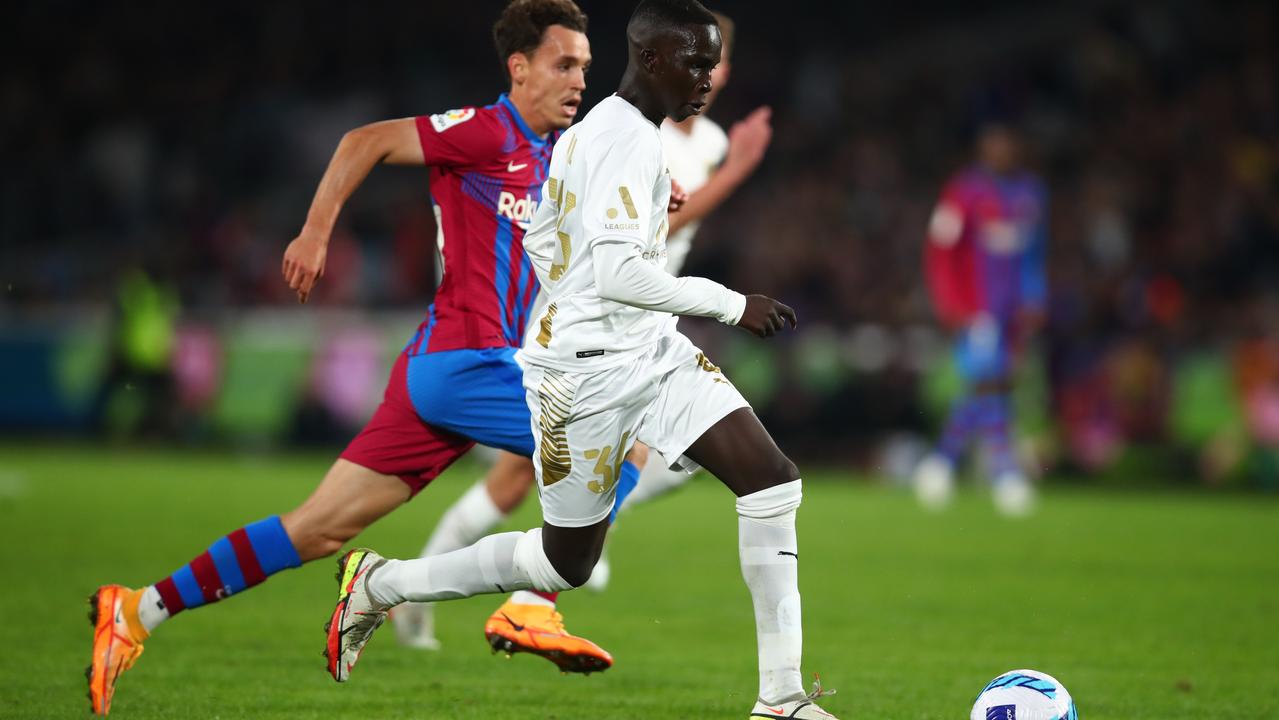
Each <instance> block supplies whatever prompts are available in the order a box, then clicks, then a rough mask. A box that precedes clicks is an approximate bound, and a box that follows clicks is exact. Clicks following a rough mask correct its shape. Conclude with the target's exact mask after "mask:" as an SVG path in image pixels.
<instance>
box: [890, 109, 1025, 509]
mask: <svg viewBox="0 0 1279 720" xmlns="http://www.w3.org/2000/svg"><path fill="white" fill-rule="evenodd" d="M1046 214H1047V198H1046V195H1045V191H1044V188H1043V185H1042V184H1041V183H1040V181H1039V179H1038V178H1037V177H1035V176H1034V175H1033V174H1032V173H1030V172H1028V171H1026V170H1024V169H1023V168H1022V164H1021V143H1020V138H1019V137H1018V134H1017V132H1016V130H1015V129H1014V128H1013V127H1012V126H1010V125H1008V124H1005V123H1002V122H1000V123H990V124H987V125H985V126H984V127H983V128H982V129H981V131H980V133H979V137H978V140H977V163H976V164H975V165H973V166H972V167H969V168H967V169H965V170H962V171H960V172H959V173H958V174H956V175H955V176H954V177H953V178H951V180H950V182H948V183H947V184H946V187H945V189H944V190H943V191H942V197H941V200H940V202H939V203H938V205H937V208H936V210H935V211H934V212H933V216H932V221H931V223H930V225H929V231H928V246H927V249H926V250H925V265H926V276H927V281H928V287H929V290H930V291H931V294H932V298H933V303H934V305H935V306H936V309H937V314H938V315H939V317H940V318H941V320H942V322H943V323H945V324H946V326H947V327H949V328H950V329H951V330H953V331H954V333H955V359H956V361H957V364H958V367H959V371H960V374H961V375H962V377H963V380H964V384H965V389H964V394H963V395H962V396H961V397H960V398H959V400H958V401H957V402H956V404H955V406H954V407H953V408H952V409H951V412H950V416H949V418H948V419H947V421H946V425H945V429H944V430H943V433H942V437H941V441H940V443H939V444H938V446H937V450H936V452H935V453H934V454H933V455H931V456H930V457H928V458H926V459H925V460H924V461H923V462H922V463H920V465H919V467H918V468H916V472H915V478H914V482H915V492H916V495H917V496H918V498H919V500H920V502H922V503H923V504H924V505H925V506H927V507H930V508H940V507H943V506H944V505H946V504H947V503H948V502H949V500H950V498H951V495H952V493H953V488H954V475H955V468H956V466H957V464H958V462H959V461H960V459H961V458H962V456H963V454H964V452H965V450H966V449H967V448H968V446H969V445H970V444H977V445H980V446H981V447H982V448H983V449H984V450H985V453H986V456H985V457H986V461H987V467H986V470H987V472H988V473H989V478H990V481H991V483H992V486H993V491H994V497H995V505H996V507H997V508H998V509H999V510H1000V511H1001V512H1003V513H1005V514H1008V515H1025V514H1027V513H1029V512H1030V511H1031V510H1032V509H1033V503H1034V494H1033V489H1032V487H1031V485H1030V482H1029V480H1028V479H1027V476H1026V473H1025V472H1023V471H1022V469H1021V467H1020V466H1019V463H1018V460H1017V454H1016V448H1015V446H1014V444H1013V438H1012V432H1011V425H1012V403H1011V390H1012V374H1013V366H1014V361H1015V360H1016V358H1017V356H1018V353H1019V352H1020V350H1021V349H1022V348H1023V347H1024V345H1025V344H1026V342H1027V341H1028V340H1029V338H1030V336H1031V335H1032V334H1033V332H1034V331H1035V330H1036V329H1037V328H1038V327H1039V326H1040V325H1041V324H1042V320H1043V316H1044V306H1045V301H1046V295H1047V282H1046V279H1045V276H1044V258H1045V254H1046V245H1047V230H1046V219H1047V218H1046ZM974 441H976V442H975V443H974Z"/></svg>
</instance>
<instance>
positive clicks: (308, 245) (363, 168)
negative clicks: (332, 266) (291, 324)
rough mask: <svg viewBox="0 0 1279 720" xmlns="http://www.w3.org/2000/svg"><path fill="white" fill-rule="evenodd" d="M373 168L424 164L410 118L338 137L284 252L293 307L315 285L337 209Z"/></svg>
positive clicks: (412, 121)
mask: <svg viewBox="0 0 1279 720" xmlns="http://www.w3.org/2000/svg"><path fill="white" fill-rule="evenodd" d="M379 163H388V164H392V165H423V164H425V159H424V156H423V154H422V145H421V142H419V140H418V133H417V125H416V121H415V120H414V119H413V118H404V119H401V120H386V121H384V122H377V123H373V124H371V125H364V126H363V127H358V128H356V129H354V130H351V131H350V132H348V133H347V134H345V135H343V136H342V141H341V142H339V143H338V147H337V150H336V151H334V153H333V158H332V159H331V160H329V167H328V169H327V170H325V171H324V177H323V178H321V179H320V186H319V187H318V188H316V191H315V198H314V199H312V200H311V209H310V211H309V212H307V215H306V224H305V225H303V226H302V232H301V233H299V234H298V236H297V237H296V238H294V239H293V242H291V243H289V246H288V248H286V249H285V251H284V262H283V265H282V267H281V272H282V273H283V275H284V281H285V282H286V283H288V284H289V288H290V289H292V290H295V291H296V292H297V294H298V302H306V299H307V297H308V296H310V294H311V289H312V288H314V287H315V283H316V282H317V281H318V280H319V279H320V278H321V277H324V262H325V258H326V256H327V255H328V249H329V236H330V235H332V234H333V226H334V224H335V223H337V218H338V214H339V213H340V212H342V206H343V205H345V204H346V201H347V198H349V197H351V194H352V193H354V192H355V189H356V188H358V187H359V186H360V183H362V182H364V178H366V177H368V174H369V171H370V170H372V169H373V167H374V166H375V165H377V164H379Z"/></svg>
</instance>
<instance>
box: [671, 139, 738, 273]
mask: <svg viewBox="0 0 1279 720" xmlns="http://www.w3.org/2000/svg"><path fill="white" fill-rule="evenodd" d="M662 147H663V149H664V150H665V152H666V163H667V166H668V167H669V168H670V170H671V177H673V178H675V180H676V182H678V183H679V184H680V185H682V186H683V187H684V190H685V191H686V192H688V193H690V194H691V193H694V192H696V191H697V190H698V189H700V188H701V187H702V186H703V185H705V184H706V181H707V180H709V179H710V177H711V175H713V174H715V170H716V169H717V168H718V167H719V166H720V163H722V162H724V156H725V155H726V154H728V135H725V134H724V131H723V130H722V129H721V128H720V126H719V125H716V124H715V123H714V122H712V121H710V120H708V119H707V118H704V117H694V118H693V132H691V133H686V132H684V131H683V130H681V129H680V128H679V126H677V125H676V124H675V123H674V122H672V121H670V120H667V121H666V122H664V123H662ZM701 224H702V221H701V220H698V221H697V222H691V223H689V224H687V225H685V226H684V227H682V228H680V229H679V230H677V231H676V232H675V233H673V234H672V235H671V236H670V237H669V238H667V240H666V252H667V254H668V257H667V260H666V270H667V271H668V272H670V274H672V275H679V273H680V270H681V269H682V268H683V267H684V259H685V258H687V257H688V251H689V250H690V249H692V246H693V235H695V234H696V233H697V228H698V227H700V226H701Z"/></svg>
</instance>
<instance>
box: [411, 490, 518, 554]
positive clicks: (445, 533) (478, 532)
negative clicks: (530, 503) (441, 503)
mask: <svg viewBox="0 0 1279 720" xmlns="http://www.w3.org/2000/svg"><path fill="white" fill-rule="evenodd" d="M505 519H506V514H505V513H503V512H502V511H501V510H499V509H498V507H497V505H495V504H494V503H493V498H492V497H490V496H489V493H488V488H487V487H486V485H485V481H484V479H483V478H481V479H480V481H479V482H477V483H475V484H474V485H472V486H471V489H470V490H467V491H466V493H465V494H464V495H462V497H460V498H458V500H457V502H455V503H453V505H452V506H451V507H449V509H448V510H446V511H445V512H444V516H443V517H441V518H440V522H439V523H438V524H437V525H436V526H435V530H434V531H433V532H432V533H431V538H430V539H429V540H427V541H426V547H424V548H422V557H430V556H431V555H442V554H444V553H446V552H453V551H454V550H457V549H460V548H464V547H466V546H467V545H471V544H473V543H475V542H477V541H478V540H479V539H480V538H482V537H484V536H485V535H488V534H489V533H490V532H491V531H492V530H493V528H495V527H497V526H498V525H499V524H500V523H501V522H502V521H503V520H505Z"/></svg>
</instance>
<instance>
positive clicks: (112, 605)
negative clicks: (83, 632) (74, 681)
mask: <svg viewBox="0 0 1279 720" xmlns="http://www.w3.org/2000/svg"><path fill="white" fill-rule="evenodd" d="M141 599H142V591H141V590H131V589H129V588H127V587H124V586H123V585H103V586H102V587H100V588H98V591H97V592H95V593H93V596H92V597H90V598H89V622H90V623H91V624H92V625H93V662H92V663H90V664H89V667H87V668H85V669H84V676H85V677H86V678H88V680H89V703H90V705H91V709H92V712H93V713H94V714H95V715H106V714H107V713H108V712H110V711H111V698H112V697H114V696H115V684H116V681H117V680H118V679H119V678H120V673H123V672H124V671H125V670H128V669H129V668H131V667H133V663H135V662H137V661H138V656H139V655H141V654H142V642H143V641H144V640H146V639H147V637H148V636H149V635H150V633H148V632H147V630H146V628H144V627H143V626H142V622H141V621H140V620H139V619H138V601H139V600H141Z"/></svg>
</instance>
